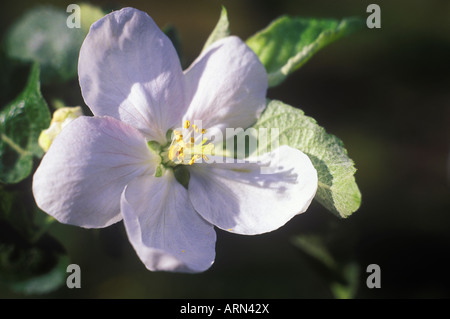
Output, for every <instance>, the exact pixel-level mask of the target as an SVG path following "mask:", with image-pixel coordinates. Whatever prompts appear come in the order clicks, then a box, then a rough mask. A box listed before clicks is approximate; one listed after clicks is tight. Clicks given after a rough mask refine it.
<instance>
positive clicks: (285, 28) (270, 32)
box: [247, 16, 362, 87]
mask: <svg viewBox="0 0 450 319" xmlns="http://www.w3.org/2000/svg"><path fill="white" fill-rule="evenodd" d="M361 26H362V21H361V20H360V19H357V18H347V19H343V20H341V21H338V20H334V19H305V18H292V17H288V16H283V17H280V18H278V19H277V20H275V21H273V22H272V23H271V24H270V25H269V26H268V27H266V28H265V29H263V30H261V31H260V32H258V33H256V34H255V35H253V36H251V37H250V38H249V39H247V45H248V46H249V47H250V48H251V49H252V50H253V51H255V53H256V54H257V55H258V57H259V59H260V60H261V62H262V64H263V65H264V66H265V68H266V70H267V73H268V77H269V87H273V86H276V85H278V84H280V83H281V82H283V81H284V79H285V78H286V77H287V76H288V75H289V74H290V73H292V72H294V71H295V70H297V69H298V68H300V67H301V66H302V65H303V64H304V63H305V62H306V61H308V60H309V59H310V58H311V57H312V56H313V55H314V54H315V53H316V52H317V51H319V50H320V49H322V48H323V47H325V46H326V45H328V44H329V43H331V42H333V41H336V40H337V39H339V38H340V37H342V36H344V35H348V34H350V33H351V32H353V31H354V30H355V29H357V28H359V27H361Z"/></svg>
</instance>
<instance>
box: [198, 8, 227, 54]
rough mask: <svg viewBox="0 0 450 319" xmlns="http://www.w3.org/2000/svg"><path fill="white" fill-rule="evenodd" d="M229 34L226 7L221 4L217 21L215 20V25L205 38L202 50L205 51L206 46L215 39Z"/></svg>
mask: <svg viewBox="0 0 450 319" xmlns="http://www.w3.org/2000/svg"><path fill="white" fill-rule="evenodd" d="M229 35H230V23H229V21H228V14H227V9H226V8H225V7H224V6H222V11H221V13H220V18H219V21H218V22H217V24H216V27H215V28H214V30H213V31H212V32H211V34H210V35H209V37H208V39H207V40H206V42H205V45H204V46H203V49H202V52H203V51H205V50H206V48H207V47H209V46H210V45H211V44H213V43H214V42H216V41H217V40H220V39H222V38H225V37H227V36H229Z"/></svg>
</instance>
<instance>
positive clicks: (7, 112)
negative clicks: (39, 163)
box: [0, 64, 50, 183]
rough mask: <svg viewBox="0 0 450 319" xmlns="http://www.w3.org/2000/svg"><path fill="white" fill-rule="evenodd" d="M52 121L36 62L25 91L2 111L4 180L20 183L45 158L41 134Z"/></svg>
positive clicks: (0, 172) (0, 133)
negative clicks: (36, 160) (38, 160)
mask: <svg viewBox="0 0 450 319" xmlns="http://www.w3.org/2000/svg"><path fill="white" fill-rule="evenodd" d="M49 124H50V112H49V110H48V106H47V103H46V102H45V100H44V98H43V97H42V95H41V92H40V82H39V65H37V64H34V65H33V67H32V68H31V72H30V75H29V78H28V83H27V85H26V87H25V89H24V90H23V91H22V93H21V94H20V95H19V96H18V97H17V98H16V99H15V100H14V101H13V102H11V103H10V104H9V105H8V106H6V107H5V108H4V109H3V110H2V111H1V112H0V137H1V138H0V182H3V183H17V182H20V181H21V180H23V179H25V178H26V177H27V176H28V175H29V174H30V173H31V170H32V166H33V156H36V157H41V156H42V155H43V151H42V149H41V148H40V147H39V145H38V138H39V134H40V133H41V131H42V130H43V129H46V128H48V126H49Z"/></svg>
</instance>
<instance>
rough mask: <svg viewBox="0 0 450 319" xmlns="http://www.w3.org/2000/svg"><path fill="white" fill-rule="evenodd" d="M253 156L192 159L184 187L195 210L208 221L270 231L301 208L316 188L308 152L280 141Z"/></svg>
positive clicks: (242, 231)
mask: <svg viewBox="0 0 450 319" xmlns="http://www.w3.org/2000/svg"><path fill="white" fill-rule="evenodd" d="M255 160H256V159H252V162H253V163H242V164H233V163H231V164H226V163H224V164H200V165H193V166H192V168H191V176H190V180H189V187H188V192H189V199H190V200H191V202H192V205H193V206H194V208H195V210H196V211H197V212H198V213H199V214H200V215H201V216H202V217H203V218H205V219H206V220H207V221H209V222H210V223H211V224H213V225H215V226H217V227H219V228H221V229H224V230H228V231H230V232H234V233H239V234H245V235H254V234H260V233H265V232H270V231H273V230H275V229H277V228H279V227H281V226H283V225H284V224H285V223H287V222H288V221H289V220H290V219H291V218H292V217H294V216H295V215H297V214H299V213H302V212H304V211H306V209H307V208H308V206H309V204H310V203H311V201H312V199H313V198H314V195H315V193H316V190H317V172H316V170H315V169H314V167H313V165H312V163H311V161H310V159H309V158H308V156H306V155H305V154H304V153H302V152H301V151H299V150H297V149H294V148H291V147H288V146H281V147H280V148H278V149H276V150H275V151H273V152H271V153H267V154H264V155H262V156H260V157H259V158H258V161H259V163H255ZM262 167H264V168H265V170H264V171H263V172H264V174H261V168H262Z"/></svg>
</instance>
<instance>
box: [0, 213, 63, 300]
mask: <svg viewBox="0 0 450 319" xmlns="http://www.w3.org/2000/svg"><path fill="white" fill-rule="evenodd" d="M68 264H69V258H68V257H67V255H66V253H65V250H64V248H63V247H62V246H61V244H60V243H59V242H58V241H56V240H55V239H54V238H52V237H50V236H49V235H44V236H42V237H41V238H40V239H39V240H38V241H37V242H36V243H30V242H29V241H27V240H26V239H24V238H23V237H22V236H21V235H20V234H19V233H17V232H16V231H15V230H14V229H13V228H12V227H11V226H10V225H9V224H8V223H5V222H3V221H0V284H1V285H2V286H6V287H8V288H10V289H11V290H13V291H15V292H18V293H23V294H27V295H29V294H43V293H48V292H51V291H54V290H55V289H57V288H59V287H60V286H61V285H63V284H64V283H65V279H66V275H67V274H66V269H67V266H68Z"/></svg>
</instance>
